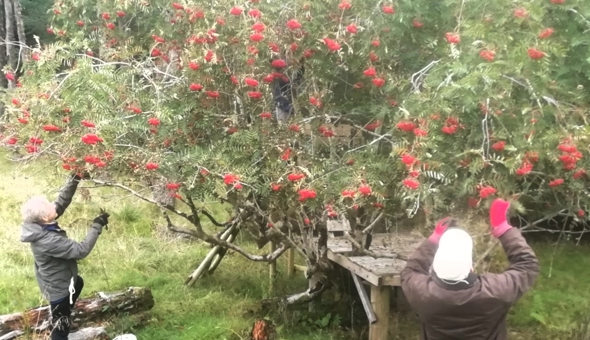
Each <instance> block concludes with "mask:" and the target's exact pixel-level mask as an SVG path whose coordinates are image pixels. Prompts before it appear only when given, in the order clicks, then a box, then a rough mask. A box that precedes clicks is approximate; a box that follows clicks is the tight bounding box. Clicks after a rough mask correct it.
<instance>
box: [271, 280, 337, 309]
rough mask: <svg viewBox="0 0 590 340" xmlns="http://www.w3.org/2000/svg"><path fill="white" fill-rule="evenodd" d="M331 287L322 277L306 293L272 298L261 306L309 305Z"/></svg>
mask: <svg viewBox="0 0 590 340" xmlns="http://www.w3.org/2000/svg"><path fill="white" fill-rule="evenodd" d="M331 287H332V283H331V282H330V281H329V280H328V279H327V278H326V277H325V276H323V275H322V277H321V278H319V280H318V281H316V283H315V284H314V285H312V286H311V287H309V288H308V289H307V290H306V291H304V292H301V293H297V294H293V295H289V296H285V297H282V298H274V299H268V300H265V301H263V305H267V306H268V305H272V304H277V303H278V304H282V305H297V304H303V303H309V302H311V301H313V300H315V299H317V298H318V297H320V296H321V295H322V294H323V293H324V292H325V291H326V290H328V289H330V288H331Z"/></svg>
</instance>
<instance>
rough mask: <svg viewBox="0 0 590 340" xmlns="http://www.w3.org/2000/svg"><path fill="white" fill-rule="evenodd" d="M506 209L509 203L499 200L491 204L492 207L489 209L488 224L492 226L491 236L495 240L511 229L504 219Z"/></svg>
mask: <svg viewBox="0 0 590 340" xmlns="http://www.w3.org/2000/svg"><path fill="white" fill-rule="evenodd" d="M508 208H510V202H507V201H504V200H502V199H499V198H497V199H495V200H494V202H492V206H491V207H490V224H491V225H492V231H491V234H492V236H494V237H495V238H499V237H500V236H502V235H504V233H505V232H507V231H508V230H509V229H510V228H512V226H511V225H510V224H509V223H508V220H507V218H506V214H507V212H508Z"/></svg>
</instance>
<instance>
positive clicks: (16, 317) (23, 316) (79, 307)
mask: <svg viewBox="0 0 590 340" xmlns="http://www.w3.org/2000/svg"><path fill="white" fill-rule="evenodd" d="M152 307H154V298H153V296H152V292H151V290H149V289H147V288H138V287H131V288H129V289H127V290H126V291H122V292H116V293H109V294H104V293H98V296H97V297H95V298H87V299H80V300H78V301H77V302H76V305H75V307H74V313H73V320H72V323H73V327H72V330H76V328H77V327H80V326H84V325H85V324H87V323H91V322H97V321H102V320H105V319H107V318H109V317H112V316H116V315H118V314H120V313H131V314H136V313H139V312H143V311H147V310H150V309H151V308H152ZM50 318H51V315H50V308H49V306H42V307H37V308H33V309H30V310H27V311H24V312H22V313H14V314H9V315H0V336H3V335H6V334H9V333H11V332H13V331H32V332H36V333H39V332H45V331H48V330H49V324H50Z"/></svg>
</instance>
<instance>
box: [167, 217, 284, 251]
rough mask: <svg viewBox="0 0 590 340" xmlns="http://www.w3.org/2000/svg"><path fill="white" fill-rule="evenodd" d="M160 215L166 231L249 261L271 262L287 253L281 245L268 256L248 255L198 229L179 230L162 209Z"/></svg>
mask: <svg viewBox="0 0 590 340" xmlns="http://www.w3.org/2000/svg"><path fill="white" fill-rule="evenodd" d="M162 214H163V215H164V218H165V219H166V222H167V224H168V229H169V230H171V231H173V232H177V233H181V234H186V235H190V236H193V237H196V238H198V239H200V240H203V241H205V242H207V243H209V244H213V245H216V246H221V247H224V248H227V249H231V250H233V251H235V252H236V253H238V254H240V255H242V256H244V257H245V258H247V259H248V260H250V261H254V262H271V261H275V260H276V259H278V258H279V257H280V256H281V255H283V253H284V252H285V251H287V249H289V247H288V246H286V245H282V246H281V247H279V248H278V249H277V250H275V251H274V252H272V253H270V254H264V255H254V254H250V253H249V252H247V251H245V250H244V249H242V248H240V247H238V246H236V245H235V244H233V243H229V242H227V241H225V240H222V239H220V238H218V237H215V236H211V235H209V234H207V233H205V232H204V231H203V230H202V229H198V227H197V230H190V229H185V228H179V227H177V226H175V225H174V224H173V223H172V220H170V217H169V216H168V213H167V212H166V211H165V210H163V209H162Z"/></svg>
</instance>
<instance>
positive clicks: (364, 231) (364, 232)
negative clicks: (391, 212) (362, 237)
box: [363, 213, 385, 234]
mask: <svg viewBox="0 0 590 340" xmlns="http://www.w3.org/2000/svg"><path fill="white" fill-rule="evenodd" d="M383 217H385V213H381V214H379V216H377V218H375V220H374V221H373V222H372V223H371V224H370V225H369V226H368V227H366V228H365V229H364V230H363V234H367V233H369V232H371V230H373V228H374V227H375V226H376V225H377V223H379V221H381V220H382V219H383Z"/></svg>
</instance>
